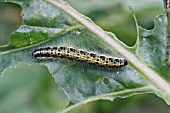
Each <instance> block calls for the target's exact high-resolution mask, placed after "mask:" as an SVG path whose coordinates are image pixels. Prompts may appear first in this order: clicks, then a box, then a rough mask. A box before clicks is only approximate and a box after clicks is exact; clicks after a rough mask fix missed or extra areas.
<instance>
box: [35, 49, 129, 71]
mask: <svg viewBox="0 0 170 113" xmlns="http://www.w3.org/2000/svg"><path fill="white" fill-rule="evenodd" d="M32 57H33V58H35V59H37V60H52V59H58V58H60V59H68V60H71V61H77V62H81V63H87V64H90V65H97V66H100V67H106V68H120V67H123V66H126V65H127V64H128V61H127V59H126V58H124V57H112V56H108V55H104V54H99V53H96V52H89V51H86V50H83V49H77V48H74V47H65V46H59V47H45V48H40V49H36V50H34V51H33V53H32Z"/></svg>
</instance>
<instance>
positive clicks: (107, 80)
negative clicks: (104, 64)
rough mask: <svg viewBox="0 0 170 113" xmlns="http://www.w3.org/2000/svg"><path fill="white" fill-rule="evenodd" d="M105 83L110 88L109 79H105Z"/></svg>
mask: <svg viewBox="0 0 170 113" xmlns="http://www.w3.org/2000/svg"><path fill="white" fill-rule="evenodd" d="M103 83H104V84H105V85H106V86H109V85H110V81H109V78H103Z"/></svg>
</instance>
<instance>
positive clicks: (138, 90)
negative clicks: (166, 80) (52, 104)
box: [57, 87, 150, 113]
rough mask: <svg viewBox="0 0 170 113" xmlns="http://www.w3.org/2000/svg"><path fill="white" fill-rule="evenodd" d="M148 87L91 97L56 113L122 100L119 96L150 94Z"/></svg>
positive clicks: (65, 112)
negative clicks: (93, 102)
mask: <svg viewBox="0 0 170 113" xmlns="http://www.w3.org/2000/svg"><path fill="white" fill-rule="evenodd" d="M149 90H150V87H142V88H141V87H140V88H135V89H126V90H123V91H118V92H113V93H106V94H102V95H97V96H93V97H90V98H88V99H86V100H84V101H81V102H79V103H76V104H74V105H72V106H69V107H68V108H66V109H64V110H60V111H58V112H57V113H67V112H69V111H71V110H73V109H75V108H77V107H80V106H81V105H84V104H87V103H89V102H92V101H97V100H101V99H103V100H113V99H114V98H113V97H121V98H123V97H122V96H121V95H127V96H129V95H128V94H133V95H134V94H140V93H143V92H145V93H150V91H149Z"/></svg>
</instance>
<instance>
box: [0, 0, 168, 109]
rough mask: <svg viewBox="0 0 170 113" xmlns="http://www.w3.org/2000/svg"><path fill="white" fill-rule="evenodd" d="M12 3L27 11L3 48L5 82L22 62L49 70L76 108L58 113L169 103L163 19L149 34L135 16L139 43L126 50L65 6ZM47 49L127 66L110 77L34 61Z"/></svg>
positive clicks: (41, 0)
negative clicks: (138, 98) (107, 103)
mask: <svg viewBox="0 0 170 113" xmlns="http://www.w3.org/2000/svg"><path fill="white" fill-rule="evenodd" d="M9 1H10V0H9ZM13 1H14V2H15V3H18V4H20V5H21V7H22V8H23V11H22V12H23V13H24V17H23V25H22V26H21V27H20V28H19V29H18V30H17V31H16V32H14V33H12V34H11V36H10V43H9V44H8V45H7V46H3V47H0V64H1V66H0V73H1V74H2V77H3V72H4V70H5V69H7V68H9V67H15V66H16V65H17V64H18V63H20V62H25V63H29V64H42V65H45V66H47V67H48V70H49V72H50V73H51V74H52V76H53V77H54V79H55V82H56V83H57V84H58V85H59V86H60V87H61V88H62V89H63V90H64V91H65V93H66V94H67V96H68V98H69V101H70V102H72V103H74V104H73V105H72V106H69V107H68V108H66V109H64V110H63V111H59V112H68V111H70V110H71V109H74V108H76V107H77V106H80V105H82V104H86V103H87V102H91V101H95V100H100V99H108V100H113V99H115V98H116V97H121V98H124V97H128V96H131V95H135V94H139V93H155V94H156V95H158V96H160V97H162V98H163V99H164V100H165V101H166V102H167V103H168V104H169V103H170V86H169V81H170V79H169V76H170V69H169V68H168V67H167V66H166V62H165V59H166V24H167V23H166V16H165V15H160V16H158V17H157V18H156V20H155V27H154V29H152V30H146V29H143V28H141V27H140V26H138V24H137V21H136V18H135V16H134V14H133V16H134V19H135V22H136V27H137V34H138V37H137V38H138V39H137V42H136V44H135V46H134V47H128V46H126V45H125V44H123V42H121V41H120V40H118V39H117V37H116V36H115V35H114V34H113V33H111V32H105V31H103V30H102V29H101V28H100V27H98V26H97V25H95V24H94V23H93V22H92V21H91V20H90V19H89V18H87V17H85V16H84V15H81V14H80V13H78V12H76V11H75V10H74V9H72V8H71V7H70V6H69V5H68V4H67V3H66V2H63V1H61V0H56V1H54V0H36V1H35V0H29V1H20V0H13ZM28 9H29V10H28ZM127 40H128V39H127ZM47 46H73V47H76V48H82V49H85V50H88V51H95V52H98V53H103V54H108V55H112V56H124V57H126V58H127V59H128V61H129V65H128V66H126V67H123V68H121V69H120V70H119V73H117V70H116V69H115V70H111V71H110V70H107V69H99V68H97V67H94V66H89V65H86V64H80V63H77V62H71V61H62V60H55V61H36V60H35V59H33V58H32V52H33V51H34V50H36V49H38V48H41V47H47ZM1 79H3V78H1Z"/></svg>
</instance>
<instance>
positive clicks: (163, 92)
mask: <svg viewBox="0 0 170 113" xmlns="http://www.w3.org/2000/svg"><path fill="white" fill-rule="evenodd" d="M46 1H47V2H49V3H50V4H52V5H54V6H56V7H58V8H60V9H61V10H63V11H64V12H65V13H67V14H68V15H70V16H71V17H73V18H74V19H75V20H76V21H78V22H79V23H80V24H82V25H83V26H84V27H86V28H87V29H88V30H90V31H91V32H93V33H94V34H95V35H97V36H98V37H99V38H100V39H101V40H102V41H104V42H106V43H107V44H108V45H110V46H111V47H112V48H113V49H114V50H116V51H117V52H119V53H120V54H121V55H123V56H125V57H126V58H127V59H128V61H129V63H130V64H131V65H132V66H133V67H134V68H136V69H137V70H138V71H139V72H140V73H141V74H142V75H143V76H144V77H145V78H146V79H147V80H148V81H149V82H150V85H151V87H153V88H152V90H153V91H155V93H156V94H157V95H159V96H161V97H162V98H164V99H165V101H166V102H167V103H168V104H170V84H168V83H167V82H166V81H165V80H164V79H163V78H161V76H160V75H158V74H157V73H156V72H155V71H154V70H152V69H151V68H149V67H147V66H146V65H145V64H143V63H142V62H140V61H139V60H138V59H137V57H136V56H135V55H133V54H132V53H131V52H129V51H128V50H127V49H125V48H124V47H123V46H122V45H121V44H119V43H117V42H116V41H115V40H114V39H112V38H111V37H110V36H108V35H107V34H106V33H105V31H103V30H102V29H101V28H100V27H98V26H97V25H95V24H94V23H93V22H92V21H91V20H90V19H88V18H87V17H85V16H83V15H82V14H80V13H78V12H77V11H75V10H74V9H73V8H72V7H71V6H69V5H68V4H67V3H66V2H64V1H62V0H46Z"/></svg>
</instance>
